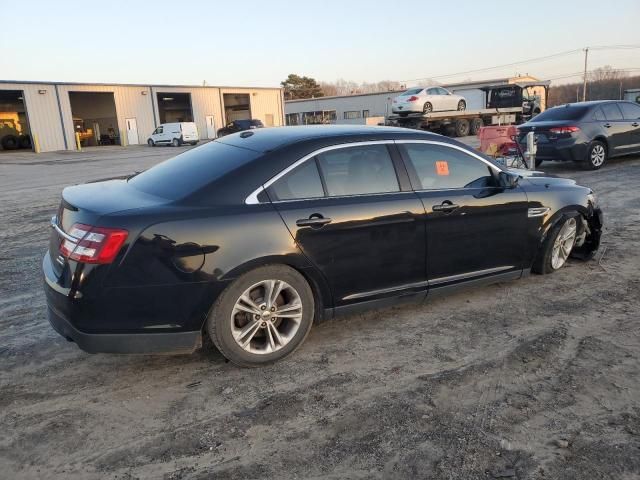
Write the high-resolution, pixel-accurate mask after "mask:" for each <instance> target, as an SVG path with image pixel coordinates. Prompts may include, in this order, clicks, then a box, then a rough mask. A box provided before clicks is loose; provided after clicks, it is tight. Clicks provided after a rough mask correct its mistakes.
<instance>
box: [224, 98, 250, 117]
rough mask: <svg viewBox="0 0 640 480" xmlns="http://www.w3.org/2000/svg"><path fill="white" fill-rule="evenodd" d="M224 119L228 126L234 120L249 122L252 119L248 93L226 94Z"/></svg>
mask: <svg viewBox="0 0 640 480" xmlns="http://www.w3.org/2000/svg"><path fill="white" fill-rule="evenodd" d="M223 97H224V118H225V120H226V122H227V125H228V124H229V123H231V122H233V121H234V120H249V119H250V118H251V105H250V100H249V94H248V93H225V94H224V95H223Z"/></svg>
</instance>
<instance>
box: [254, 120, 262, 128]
mask: <svg viewBox="0 0 640 480" xmlns="http://www.w3.org/2000/svg"><path fill="white" fill-rule="evenodd" d="M251 125H253V126H254V127H261V126H262V120H251Z"/></svg>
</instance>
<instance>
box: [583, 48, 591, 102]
mask: <svg viewBox="0 0 640 480" xmlns="http://www.w3.org/2000/svg"><path fill="white" fill-rule="evenodd" d="M588 57H589V47H586V48H585V49H584V83H583V84H582V101H583V102H584V101H586V100H587V58H588Z"/></svg>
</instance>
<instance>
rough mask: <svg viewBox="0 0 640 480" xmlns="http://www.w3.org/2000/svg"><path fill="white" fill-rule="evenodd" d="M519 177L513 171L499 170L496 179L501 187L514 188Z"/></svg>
mask: <svg viewBox="0 0 640 480" xmlns="http://www.w3.org/2000/svg"><path fill="white" fill-rule="evenodd" d="M519 179H520V176H519V175H516V174H515V173H509V172H500V173H499V174H498V181H499V183H500V186H501V187H504V188H515V187H516V186H517V185H518V180H519Z"/></svg>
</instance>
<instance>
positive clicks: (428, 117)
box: [385, 81, 550, 137]
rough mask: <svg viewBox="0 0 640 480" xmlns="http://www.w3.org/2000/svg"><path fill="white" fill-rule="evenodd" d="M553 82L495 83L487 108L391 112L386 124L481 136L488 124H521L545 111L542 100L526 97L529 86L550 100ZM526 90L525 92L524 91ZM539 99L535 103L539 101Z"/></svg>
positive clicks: (488, 90)
mask: <svg viewBox="0 0 640 480" xmlns="http://www.w3.org/2000/svg"><path fill="white" fill-rule="evenodd" d="M549 83H550V82H549V81H536V82H526V83H524V82H523V83H515V84H509V85H492V86H490V87H485V88H483V90H485V92H486V98H487V100H486V103H487V105H486V106H487V108H484V109H481V110H452V111H444V112H430V113H400V114H393V115H389V116H388V117H387V119H386V122H385V124H386V125H393V126H397V127H405V128H415V129H420V130H430V131H434V132H438V133H442V134H444V135H447V136H449V137H465V136H467V135H477V134H478V132H479V131H480V128H481V127H483V126H485V125H517V124H520V123H523V122H525V121H527V120H529V119H530V118H531V116H532V114H533V115H535V114H537V113H540V111H541V110H542V108H541V106H540V102H539V99H538V100H534V99H532V98H530V97H528V96H526V97H525V94H526V91H527V89H529V88H531V87H543V88H544V96H545V102H544V105H546V103H547V96H548V87H549ZM523 92H524V93H523ZM536 101H537V102H538V103H537V104H536V105H537V106H536V105H534V103H535V102H536Z"/></svg>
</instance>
